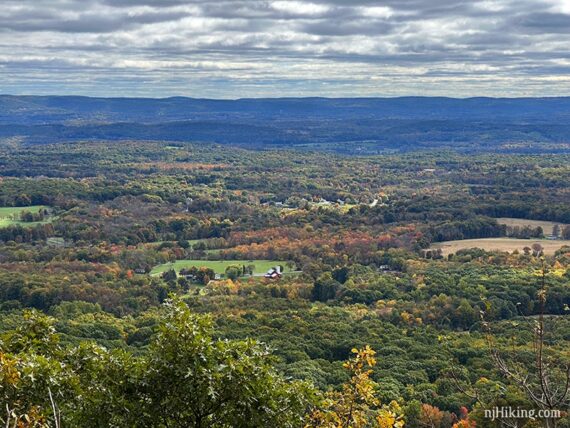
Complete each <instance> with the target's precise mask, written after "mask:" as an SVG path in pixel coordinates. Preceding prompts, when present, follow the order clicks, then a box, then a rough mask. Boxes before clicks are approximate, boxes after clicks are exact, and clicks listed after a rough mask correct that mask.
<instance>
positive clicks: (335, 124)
mask: <svg viewBox="0 0 570 428" xmlns="http://www.w3.org/2000/svg"><path fill="white" fill-rule="evenodd" d="M569 124H570V97H559V98H466V99H456V98H443V97H400V98H275V99H238V100H210V99H197V98H185V97H173V98H164V99H150V98H90V97H80V96H13V95H0V138H10V137H18V138H19V139H21V140H23V141H25V142H29V143H53V142H60V141H74V140H82V139H95V140H99V139H110V140H122V139H152V140H164V141H209V142H215V143H221V144H239V145H244V146H250V147H253V148H260V147H265V146H275V145H279V146H289V145H291V146H306V145H308V146H312V147H315V148H318V147H320V146H322V145H323V144H324V145H329V146H330V145H333V146H335V148H334V149H335V150H340V151H350V147H351V146H352V147H353V148H354V145H355V144H361V145H362V144H364V145H365V146H366V150H368V149H369V148H370V147H375V148H374V149H373V150H372V151H374V150H376V151H381V150H383V149H398V150H400V149H406V150H408V149H413V148H424V147H431V148H437V147H447V146H454V145H455V146H458V147H465V148H471V149H475V148H479V149H481V150H494V149H497V147H500V146H501V145H504V144H507V143H509V144H510V143H512V144H515V145H519V146H521V145H522V147H527V146H528V144H531V145H535V146H538V147H539V149H541V150H542V149H546V148H547V147H550V148H554V151H566V149H565V147H566V146H565V145H567V144H568V143H569V142H570V125H569ZM512 144H511V145H512ZM319 145H320V146H319ZM525 145H526V146H525ZM527 148H528V147H527ZM525 150H526V149H525ZM533 150H534V149H533ZM531 151H532V150H531Z"/></svg>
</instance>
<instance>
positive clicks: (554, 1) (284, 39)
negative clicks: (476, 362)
mask: <svg viewBox="0 0 570 428" xmlns="http://www.w3.org/2000/svg"><path fill="white" fill-rule="evenodd" d="M0 6H1V7H0V93H11V94H83V95H98V96H152V97H166V96H173V95H185V96H192V97H208V98H238V97H259V96H272V97H275V96H314V95H320V96H396V95H446V96H457V97H465V96H477V95H487V96H553V95H570V0H483V1H479V0H465V1H459V0H387V1H369V0H351V1H347V0H313V1H302V0H293V1H286V0H275V1H272V0H267V1H265V0H264V1H261V0H259V1H258V0H232V1H224V0H218V1H210V0H202V1H189V0H2V1H1V5H0Z"/></svg>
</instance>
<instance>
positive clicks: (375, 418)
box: [305, 346, 404, 428]
mask: <svg viewBox="0 0 570 428" xmlns="http://www.w3.org/2000/svg"><path fill="white" fill-rule="evenodd" d="M352 352H353V353H354V354H355V355H354V357H353V358H351V359H350V360H349V361H347V362H345V363H344V368H345V369H346V370H348V371H349V373H350V375H351V377H350V380H349V381H348V382H347V383H345V384H343V385H342V389H341V390H340V391H332V392H328V393H327V394H326V395H325V396H324V398H323V400H322V402H321V403H320V406H319V407H318V408H316V409H314V410H313V411H312V412H311V413H310V414H309V416H308V417H307V422H306V424H305V428H368V427H370V428H402V427H403V426H404V421H403V416H402V410H401V408H400V406H399V405H398V403H396V402H394V401H393V402H392V403H390V404H389V405H384V406H382V405H381V403H380V400H379V399H378V398H376V396H375V391H376V389H377V387H378V384H377V383H376V382H374V381H373V380H372V379H370V375H371V374H372V367H374V366H375V365H376V359H375V358H374V355H375V354H376V353H375V352H374V350H372V349H371V348H370V347H369V346H366V347H365V348H364V349H353V350H352Z"/></svg>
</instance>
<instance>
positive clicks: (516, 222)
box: [497, 217, 566, 235]
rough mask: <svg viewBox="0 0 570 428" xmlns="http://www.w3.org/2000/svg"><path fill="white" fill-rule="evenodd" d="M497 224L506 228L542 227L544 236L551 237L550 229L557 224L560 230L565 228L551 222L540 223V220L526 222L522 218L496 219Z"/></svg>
mask: <svg viewBox="0 0 570 428" xmlns="http://www.w3.org/2000/svg"><path fill="white" fill-rule="evenodd" d="M497 223H499V224H505V225H507V226H511V227H514V226H519V227H524V226H530V227H539V226H540V227H542V230H543V231H544V234H545V235H552V228H553V227H554V225H556V224H558V225H559V226H560V227H561V228H564V226H566V225H565V224H564V223H555V222H553V221H541V220H526V219H522V218H508V217H501V218H498V219H497Z"/></svg>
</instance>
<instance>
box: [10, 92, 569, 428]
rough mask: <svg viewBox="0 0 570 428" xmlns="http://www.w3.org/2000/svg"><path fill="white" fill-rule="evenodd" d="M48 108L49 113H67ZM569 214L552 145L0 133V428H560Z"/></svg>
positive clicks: (24, 103) (564, 401)
mask: <svg viewBox="0 0 570 428" xmlns="http://www.w3.org/2000/svg"><path fill="white" fill-rule="evenodd" d="M10 101H11V102H12V103H13V105H12V107H11V108H12V110H11V113H10V115H13V114H15V113H14V111H15V110H18V109H20V110H19V111H21V112H22V111H23V112H24V113H25V114H28V113H26V111H28V110H30V109H32V107H30V103H32V102H33V103H37V105H43V106H45V103H47V102H48V101H49V100H48V99H40V100H36V99H27V98H26V99H18V98H11V99H10ZM60 101H61V102H59V103H55V102H54V104H53V105H51V107H50V109H51V110H50V109H48V110H47V111H48V113H49V114H50V115H52V114H53V115H56V116H57V115H60V118H66V117H67V116H66V115H67V109H71V107H69V106H66V104H65V103H67V102H69V103H73V102H74V100H60ZM64 101H65V103H64ZM3 102H4V103H6V99H4V101H3ZM91 102H92V103H94V102H95V101H91ZM116 102H117V103H119V104H120V102H119V101H116ZM171 102H172V103H176V102H182V101H178V100H171ZM185 102H187V103H190V101H185ZM283 102H285V101H283ZM315 102H318V100H316V101H315ZM473 102H474V101H473ZM481 102H483V100H481ZM504 102H507V101H504ZM545 102H546V101H545ZM549 102H552V103H554V101H553V100H552V101H549ZM557 102H559V103H563V100H558V101H557ZM42 103H43V104H42ZM195 103H196V104H197V105H198V106H202V105H203V104H201V103H199V102H195ZM242 103H243V104H240V106H241V107H240V108H242V107H243V106H244V105H247V103H248V102H247V101H242ZM276 103H277V102H276ZM285 103H293V101H292V100H289V101H286V102H285ZM339 103H340V101H339ZM347 103H348V101H343V102H342V103H341V104H342V105H343V106H346V104H347ZM370 103H372V101H370ZM379 103H380V102H379ZM222 104H223V103H222ZM254 104H255V103H254ZM380 104H381V103H380ZM152 105H153V106H154V104H152ZM224 105H225V104H224ZM255 105H257V104H255ZM277 105H279V103H277ZM72 106H74V104H72ZM139 107H140V108H141V109H144V108H146V107H145V104H144V103H141V104H140V105H139ZM94 108H95V107H90V110H89V111H88V114H92V113H93V111H94V110H93V109H94ZM97 108H100V107H97ZM149 108H150V107H149ZM330 108H331V109H332V107H330ZM343 108H344V107H343ZM346 108H349V107H346ZM78 111H80V110H78ZM220 111H221V110H220ZM24 113H22V114H24ZM325 113H326V110H325ZM46 114H47V113H46ZM109 114H111V113H109ZM113 114H114V113H113ZM153 114H154V113H153ZM244 114H246V113H244ZM267 114H270V112H268V113H267ZM331 114H332V113H331ZM446 114H447V113H446ZM52 118H53V117H52V116H50V118H48V119H49V120H48V119H46V122H48V121H51V120H52ZM121 119H125V118H121ZM38 120H39V119H38ZM58 120H59V119H58ZM65 120H68V119H67V118H66V119H65ZM50 126H53V125H50ZM58 126H59V125H58ZM102 137H103V136H102ZM156 137H157V138H158V135H157V136H156ZM180 138H181V139H182V136H181V137H180ZM569 201H570V156H569V155H567V154H561V153H558V154H542V155H536V154H516V153H493V154H485V153H479V154H473V153H471V154H464V153H461V152H457V151H447V150H438V151H429V152H426V151H414V152H411V153H390V154H383V155H367V156H364V155H362V156H345V155H342V154H338V153H337V154H331V153H329V152H322V151H305V150H289V149H287V150H286V149H279V150H264V151H256V150H248V149H245V148H244V147H237V146H234V145H219V144H205V143H199V142H196V143H188V142H176V143H174V142H172V141H169V142H164V141H136V140H134V139H131V140H121V141H83V142H58V143H55V144H47V143H45V144H25V143H22V142H19V141H17V139H10V138H7V139H5V140H3V142H2V143H0V402H1V404H2V406H1V409H0V419H1V420H2V421H3V423H4V424H6V426H10V427H11V426H22V427H28V426H29V427H31V426H34V427H35V426H38V427H43V426H62V427H100V426H121V427H123V426H124V427H127V426H149V427H187V426H195V427H230V426H231V427H266V426H274V427H282V426H283V427H303V426H306V427H346V426H351V427H369V426H372V427H402V426H406V427H415V428H422V427H433V428H451V427H458V428H462V427H475V426H481V427H500V426H502V425H501V424H503V423H505V422H509V421H504V420H497V421H491V420H490V419H489V418H486V417H485V414H484V410H485V409H489V408H492V407H494V406H505V405H510V406H520V407H524V408H537V407H538V408H541V409H551V410H552V409H561V410H562V411H563V412H567V411H568V405H569V401H568V400H569V396H568V395H567V394H566V395H564V391H566V390H567V389H568V385H567V384H566V380H567V372H566V370H567V367H568V364H569V363H570V354H569V349H570V346H569V343H570V318H568V311H569V306H570V204H569ZM505 219H506V220H505ZM538 220H540V221H547V222H549V223H548V224H549V225H550V229H549V230H546V229H544V228H543V227H542V226H539V225H544V224H546V223H536V221H538ZM467 239H474V240H477V242H478V243H479V244H478V246H479V247H478V248H470V247H469V246H467V247H464V248H462V249H459V250H454V251H453V252H450V253H449V255H448V254H447V253H445V254H444V252H443V251H442V250H441V245H447V244H445V243H446V242H449V241H452V242H454V243H456V244H457V243H461V242H462V241H465V240H467ZM489 240H491V241H489ZM493 240H501V243H503V242H507V243H509V242H513V243H514V242H516V243H517V245H518V242H519V241H520V240H524V242H527V244H526V245H525V246H524V248H521V249H520V250H515V249H510V250H509V249H508V247H505V250H504V251H490V250H489V249H488V248H485V243H488V242H492V241H493ZM513 245H514V244H513ZM454 248H455V247H454ZM513 248H514V247H513ZM538 345H540V349H541V354H540V357H539V358H538V359H537V354H536V350H537V349H539V348H537V346H538ZM537 361H538V362H540V363H541V364H539V365H538V366H537ZM505 367H506V368H511V371H509V370H505ZM545 379H547V380H548V382H549V386H548V388H547V389H548V391H547V392H544V386H543V384H544V382H545ZM523 380H524V382H523ZM541 391H542V392H541ZM537 394H538V395H540V394H542V395H540V396H541V397H542V400H543V401H540V400H538V401H537V399H536V397H537ZM545 397H548V400H547V399H546V398H545ZM540 403H543V404H540ZM544 403H546V404H544ZM553 421H554V419H553ZM517 423H518V424H519V425H518V426H520V427H523V426H524V427H535V426H543V425H537V423H538V422H536V421H533V420H530V419H523V420H518V421H517ZM540 423H542V422H540ZM555 423H556V426H558V427H567V426H569V423H568V415H567V413H562V414H561V416H560V418H556V419H555ZM549 426H552V425H549Z"/></svg>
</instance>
